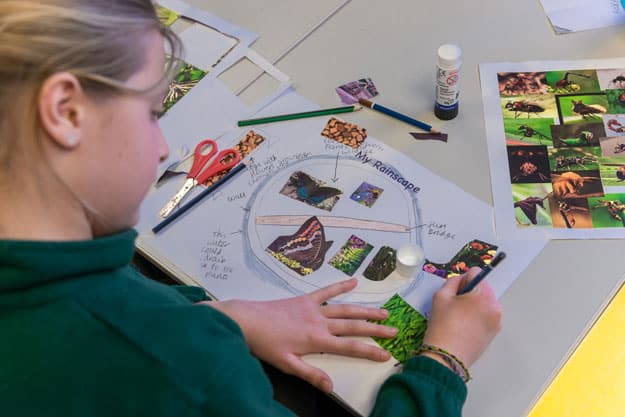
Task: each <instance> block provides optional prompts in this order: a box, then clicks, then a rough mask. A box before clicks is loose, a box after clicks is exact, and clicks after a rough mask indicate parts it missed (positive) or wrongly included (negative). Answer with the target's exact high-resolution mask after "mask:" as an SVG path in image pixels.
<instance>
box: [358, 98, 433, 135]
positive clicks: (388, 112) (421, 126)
mask: <svg viewBox="0 0 625 417" xmlns="http://www.w3.org/2000/svg"><path fill="white" fill-rule="evenodd" d="M358 102H359V103H360V104H362V105H363V106H365V107H368V108H370V109H372V110H376V111H379V112H380V113H384V114H386V115H387V116H391V117H393V118H395V119H397V120H401V121H402V122H406V123H408V124H410V125H413V126H416V127H418V128H419V129H423V130H425V131H427V132H432V133H441V132H439V131H438V130H436V129H434V128H433V127H432V126H430V125H429V124H427V123H424V122H421V121H419V120H417V119H413V118H412V117H408V116H406V115H405V114H401V113H399V112H396V111H395V110H392V109H389V108H388V107H384V106H382V105H380V104H376V103H374V102H372V101H370V100H366V99H364V98H361V99H360V100H358Z"/></svg>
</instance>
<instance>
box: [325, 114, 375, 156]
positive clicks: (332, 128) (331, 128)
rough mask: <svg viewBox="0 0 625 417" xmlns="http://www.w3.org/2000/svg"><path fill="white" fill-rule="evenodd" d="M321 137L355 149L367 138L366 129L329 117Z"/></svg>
mask: <svg viewBox="0 0 625 417" xmlns="http://www.w3.org/2000/svg"><path fill="white" fill-rule="evenodd" d="M321 135H322V136H325V137H326V138H328V139H332V140H335V141H337V142H339V143H342V144H343V145H347V146H349V147H351V148H354V149H357V148H358V147H359V146H360V145H362V143H363V142H364V141H365V139H366V138H367V129H364V128H362V127H358V126H357V125H355V124H353V123H347V122H344V121H342V120H339V119H337V118H335V117H331V118H330V120H328V123H327V124H326V127H325V128H324V129H323V131H322V132H321Z"/></svg>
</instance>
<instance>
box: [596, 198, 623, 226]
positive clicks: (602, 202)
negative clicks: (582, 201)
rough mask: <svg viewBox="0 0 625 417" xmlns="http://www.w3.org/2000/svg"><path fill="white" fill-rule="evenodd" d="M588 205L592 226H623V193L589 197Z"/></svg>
mask: <svg viewBox="0 0 625 417" xmlns="http://www.w3.org/2000/svg"><path fill="white" fill-rule="evenodd" d="M588 206H589V207H590V215H591V217H592V224H593V226H594V227H625V194H606V195H605V196H603V197H601V198H589V199H588Z"/></svg>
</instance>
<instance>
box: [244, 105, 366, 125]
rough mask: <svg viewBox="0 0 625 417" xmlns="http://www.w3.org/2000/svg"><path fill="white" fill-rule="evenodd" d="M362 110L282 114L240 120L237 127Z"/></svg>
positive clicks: (335, 108)
mask: <svg viewBox="0 0 625 417" xmlns="http://www.w3.org/2000/svg"><path fill="white" fill-rule="evenodd" d="M360 109H362V107H361V106H344V107H334V108H332V109H321V110H313V111H305V112H301V113H292V114H280V115H277V116H269V117H261V118H258V119H248V120H239V122H238V123H237V125H238V126H239V127H242V126H250V125H259V124H263V123H274V122H283V121H285V120H295V119H303V118H306V117H317V116H327V115H329V114H339V113H351V112H354V111H358V110H360Z"/></svg>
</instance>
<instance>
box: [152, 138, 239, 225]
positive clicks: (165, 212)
mask: <svg viewBox="0 0 625 417" xmlns="http://www.w3.org/2000/svg"><path fill="white" fill-rule="evenodd" d="M216 153H217V142H215V141H214V140H212V139H205V140H203V141H201V142H200V143H198V144H197V146H196V147H195V151H194V152H193V165H191V170H190V171H189V174H188V175H187V180H186V181H185V182H184V184H183V186H182V188H180V190H179V191H178V192H177V193H176V195H174V196H173V197H172V199H171V200H169V202H168V203H167V205H166V206H165V207H163V208H162V209H161V211H159V213H158V214H159V215H160V216H161V217H167V216H169V214H170V213H171V212H172V211H173V210H174V209H175V208H176V207H177V206H178V204H180V202H181V201H182V199H183V198H184V196H185V195H187V193H188V192H189V191H191V189H192V188H193V187H195V186H196V185H198V184H202V183H204V182H205V181H206V180H208V179H209V178H210V177H212V176H213V175H217V174H220V173H222V172H224V171H228V170H229V169H230V168H232V167H234V166H235V165H236V164H238V163H239V161H241V155H240V154H239V152H238V151H237V150H236V149H233V148H229V149H224V150H223V151H221V152H219V153H218V154H217V156H215V158H214V159H213V156H214V155H215V154H216ZM211 159H212V162H210V161H211Z"/></svg>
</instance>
